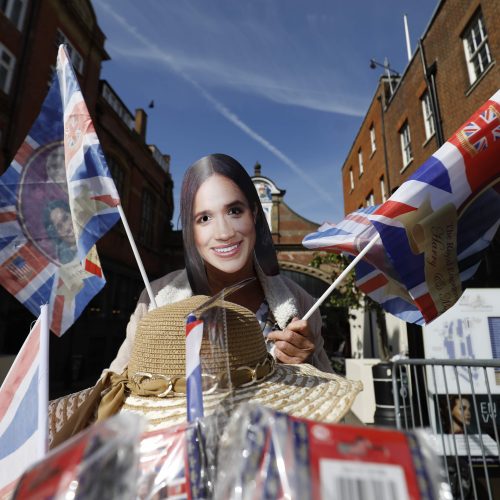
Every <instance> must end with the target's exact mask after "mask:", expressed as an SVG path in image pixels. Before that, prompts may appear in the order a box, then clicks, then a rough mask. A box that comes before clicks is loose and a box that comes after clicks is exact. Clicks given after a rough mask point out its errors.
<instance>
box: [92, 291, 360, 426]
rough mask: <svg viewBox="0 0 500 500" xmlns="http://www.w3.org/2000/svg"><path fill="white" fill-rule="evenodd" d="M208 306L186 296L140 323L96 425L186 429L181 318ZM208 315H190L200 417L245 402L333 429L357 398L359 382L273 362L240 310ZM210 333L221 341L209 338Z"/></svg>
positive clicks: (223, 304)
mask: <svg viewBox="0 0 500 500" xmlns="http://www.w3.org/2000/svg"><path fill="white" fill-rule="evenodd" d="M208 299H209V298H208V297H205V296H194V297H191V298H189V299H186V300H183V301H180V302H176V303H173V304H169V305H166V306H163V307H160V308H157V309H155V310H153V311H151V312H149V313H148V314H147V315H146V316H145V317H144V318H143V319H142V320H141V322H140V323H139V325H138V328H137V332H136V337H135V340H134V346H133V349H132V355H131V358H130V362H129V365H128V367H127V369H126V370H125V372H124V373H122V374H113V373H110V374H108V378H109V383H110V389H109V391H108V393H107V394H105V395H104V397H103V399H102V400H101V403H100V406H99V411H98V415H99V417H98V418H99V419H102V418H106V417H107V416H110V415H112V414H114V413H116V412H117V411H121V412H132V413H136V414H140V415H143V416H145V417H146V418H147V419H148V423H149V429H156V428H161V427H166V426H170V425H177V424H180V423H183V422H185V421H186V415H187V410H186V401H187V399H186V380H185V370H186V347H185V346H186V333H185V332H186V317H187V315H188V314H189V313H191V312H192V311H194V310H196V309H197V308H199V307H200V305H202V304H203V303H204V302H206V301H207V300H208ZM210 312H211V315H209V314H208V312H207V311H205V312H204V313H201V312H200V311H198V314H197V315H198V316H200V315H201V316H202V317H204V318H205V320H204V322H205V330H204V335H203V341H202V344H201V354H200V357H201V360H202V362H201V367H202V373H203V383H204V386H205V388H206V389H207V390H206V391H205V392H204V395H203V404H204V415H205V416H208V415H212V414H213V413H215V412H217V411H221V410H223V411H225V412H226V413H230V412H231V411H232V410H233V409H234V408H235V407H236V406H237V405H239V404H240V403H243V402H247V401H251V402H255V403H259V404H261V405H264V406H267V407H269V408H272V409H274V410H278V411H281V412H285V413H288V414H290V415H293V416H296V417H302V418H308V419H312V420H317V421H321V422H338V421H339V420H340V419H342V417H343V416H344V415H345V414H346V413H347V412H348V411H349V409H350V407H351V405H352V403H353V402H354V400H355V398H356V396H357V394H358V393H359V392H360V391H361V390H362V385H361V383H360V382H357V381H351V380H348V379H346V378H344V377H341V376H339V375H336V374H333V373H326V372H323V371H320V370H318V369H317V368H315V367H313V366H311V365H309V364H297V365H286V364H280V363H278V362H275V360H274V358H272V356H271V355H270V354H269V353H268V352H267V349H266V345H265V341H264V337H263V335H262V330H261V328H260V326H259V323H258V321H257V319H256V317H255V315H254V314H253V313H252V312H251V311H249V310H248V309H246V308H244V307H242V306H240V305H237V304H233V303H231V302H227V301H222V300H219V301H218V302H217V303H216V304H215V305H212V308H211V310H210ZM207 318H208V319H207ZM208 324H211V325H212V328H208V326H207V325H208ZM214 325H215V328H213V326H214ZM214 330H216V331H217V330H218V331H219V333H220V332H222V333H223V335H220V334H219V335H218V334H216V335H215V336H214V334H213V331H214ZM209 332H211V333H209ZM217 336H218V339H216V337H217ZM209 338H210V339H209ZM228 371H229V373H230V378H231V387H229V384H228V376H227V373H228Z"/></svg>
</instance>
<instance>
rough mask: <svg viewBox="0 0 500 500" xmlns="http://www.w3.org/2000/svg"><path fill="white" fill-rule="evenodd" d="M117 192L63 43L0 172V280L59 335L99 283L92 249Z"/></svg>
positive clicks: (107, 223)
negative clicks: (25, 129)
mask: <svg viewBox="0 0 500 500" xmlns="http://www.w3.org/2000/svg"><path fill="white" fill-rule="evenodd" d="M119 202H120V201H119V196H118V193H117V191H116V188H115V186H114V183H113V180H112V178H111V175H110V173H109V170H108V167H107V165H106V161H105V159H104V155H103V152H102V149H101V146H100V143H99V140H98V138H97V134H96V131H95V129H94V125H93V123H92V120H91V118H90V115H89V112H88V109H87V106H86V104H85V101H84V99H83V96H82V93H81V90H80V87H79V84H78V80H77V77H76V75H75V72H74V71H73V68H72V66H71V63H70V61H69V59H68V55H67V53H66V50H65V48H64V46H62V45H61V46H60V47H59V52H58V56H57V74H56V75H55V76H54V79H53V83H52V85H51V87H50V89H49V92H48V94H47V97H46V98H45V101H44V102H43V105H42V109H41V111H40V114H39V116H38V117H37V119H36V121H35V123H34V124H33V126H32V128H31V130H30V131H29V133H28V136H27V137H26V139H25V140H24V142H23V144H22V145H21V147H20V148H19V150H18V152H17V154H16V156H15V158H14V160H13V161H12V163H11V165H10V166H9V168H8V169H7V170H6V172H5V173H4V174H3V175H2V176H1V177H0V284H1V285H2V286H4V287H5V288H6V289H7V290H8V291H9V292H10V293H11V294H12V295H14V296H15V297H16V298H17V299H18V300H19V301H20V302H21V303H23V304H24V305H25V306H26V307H27V308H28V309H29V310H30V311H31V312H32V313H33V314H38V310H39V307H40V305H41V304H44V303H48V304H49V318H50V329H51V330H52V331H53V332H54V333H56V334H57V335H62V334H63V333H64V332H65V331H66V330H67V329H68V328H69V327H70V326H71V325H72V324H73V323H74V322H75V320H76V319H77V318H78V317H79V316H80V314H81V313H82V312H83V310H84V308H85V307H86V305H87V304H88V302H89V301H90V300H91V299H92V297H94V296H95V295H96V294H97V293H98V292H99V291H100V290H101V289H102V287H103V286H104V284H105V283H106V281H105V279H104V276H103V273H102V268H101V265H100V262H99V257H98V256H97V251H96V248H95V243H96V241H97V240H98V239H99V238H100V237H102V236H103V235H104V234H105V233H106V232H107V231H108V230H109V229H110V228H111V227H112V226H113V225H114V224H115V223H116V222H117V221H118V219H119V217H120V216H119V213H118V209H117V205H118V204H119Z"/></svg>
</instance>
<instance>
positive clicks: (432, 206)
mask: <svg viewBox="0 0 500 500" xmlns="http://www.w3.org/2000/svg"><path fill="white" fill-rule="evenodd" d="M499 116H500V91H498V92H497V93H496V94H495V95H494V96H493V97H492V98H491V99H490V100H488V101H487V102H486V103H485V104H484V105H483V106H482V107H481V108H480V109H479V110H477V111H476V112H475V113H474V114H473V115H472V116H471V117H470V118H469V120H467V121H466V122H465V124H464V125H462V126H461V127H460V128H459V129H458V130H457V132H455V134H453V136H452V137H451V138H450V139H449V140H448V141H447V142H446V143H445V144H444V145H443V146H442V147H441V148H439V150H438V151H436V152H435V153H434V154H433V155H432V156H431V157H430V158H429V159H428V160H427V161H426V162H425V163H424V164H423V165H422V166H421V167H420V168H419V169H418V170H417V171H416V172H415V173H414V174H413V175H412V176H411V177H410V178H409V179H408V180H407V181H406V182H404V183H403V184H402V185H401V187H400V188H399V189H398V190H397V191H396V192H395V193H394V194H393V195H392V196H391V197H390V198H389V200H387V201H386V202H385V203H383V204H382V205H380V206H379V207H376V208H372V209H370V210H369V211H368V212H367V213H366V214H365V215H366V219H368V221H369V223H371V226H370V224H369V223H368V221H366V220H365V221H364V225H365V226H366V227H367V228H369V229H366V228H365V229H364V230H363V231H361V230H360V229H359V228H357V229H358V231H357V232H356V228H354V229H353V228H352V227H351V229H353V232H348V233H347V234H345V235H344V236H343V238H344V240H345V241H347V244H346V243H345V242H344V243H343V244H342V245H341V246H338V245H337V244H336V243H335V244H334V245H333V246H332V245H331V244H330V243H326V244H325V245H323V244H322V241H323V236H324V233H325V226H322V227H321V228H319V230H318V232H317V233H313V234H311V235H308V236H306V238H305V239H304V245H305V246H306V247H308V248H315V249H324V250H329V251H334V252H337V253H340V252H347V253H349V254H351V255H356V254H357V253H359V252H360V251H361V247H364V246H365V244H366V239H367V235H369V237H372V236H373V235H376V234H377V233H378V234H380V239H381V243H380V244H377V245H375V247H374V248H373V249H372V250H370V251H369V252H368V254H367V256H366V257H365V258H364V259H365V262H364V263H363V264H362V265H360V266H358V268H357V272H358V275H357V277H358V280H359V282H358V283H359V284H360V285H361V287H362V289H363V288H364V291H366V292H368V293H369V295H370V296H372V297H373V298H374V299H375V300H377V301H378V302H381V303H382V305H383V306H384V307H385V308H386V310H388V311H389V312H392V313H393V314H395V315H396V316H399V317H401V318H402V319H404V320H405V321H411V322H415V323H421V322H422V321H425V322H429V321H431V320H432V319H434V318H435V317H437V316H438V315H440V314H441V313H443V312H444V311H446V310H447V309H448V308H449V307H451V306H452V305H453V304H454V303H455V302H456V301H457V300H458V298H459V297H460V295H461V293H462V282H463V281H465V280H467V279H470V278H471V277H472V276H473V275H474V273H475V272H476V270H477V268H478V267H479V264H480V261H481V257H482V255H483V254H484V251H485V250H486V248H487V247H488V245H489V244H490V242H491V240H492V239H493V238H494V236H495V234H496V231H497V229H498V226H499V224H500V183H499V177H500V140H499V137H498V133H497V130H498V129H499V126H500V121H499ZM352 217H353V216H352V215H350V216H347V218H346V219H349V220H350V219H352ZM356 217H359V214H358V215H356ZM336 227H337V228H338V227H345V225H344V221H342V223H340V224H339V225H337V226H336ZM325 234H326V233H325ZM339 238H340V239H342V235H341V234H340V233H338V234H337V239H339ZM325 241H328V240H327V239H326V240H325ZM350 244H354V247H353V248H351V250H349V248H348V246H349V245H350ZM381 253H382V254H385V259H384V256H381ZM393 299H394V301H393ZM402 301H403V302H402ZM388 302H390V303H391V304H392V305H393V306H395V307H391V306H390V304H388ZM399 309H401V310H399ZM419 312H420V314H419Z"/></svg>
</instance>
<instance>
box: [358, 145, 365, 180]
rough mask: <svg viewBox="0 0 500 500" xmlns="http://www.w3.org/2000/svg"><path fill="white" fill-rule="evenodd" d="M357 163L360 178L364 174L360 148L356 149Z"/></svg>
mask: <svg viewBox="0 0 500 500" xmlns="http://www.w3.org/2000/svg"><path fill="white" fill-rule="evenodd" d="M358 163H359V176H360V177H361V176H362V175H363V172H364V167H363V152H362V151H361V148H359V149H358Z"/></svg>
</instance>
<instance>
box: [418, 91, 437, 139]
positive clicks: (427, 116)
mask: <svg viewBox="0 0 500 500" xmlns="http://www.w3.org/2000/svg"><path fill="white" fill-rule="evenodd" d="M420 100H421V102H422V116H423V117H424V127H425V139H426V140H427V139H430V138H431V137H432V136H433V135H434V134H435V133H436V126H435V124H434V115H433V113H432V105H431V94H430V93H429V91H428V90H426V91H425V92H424V94H423V96H422V98H421V99H420Z"/></svg>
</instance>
